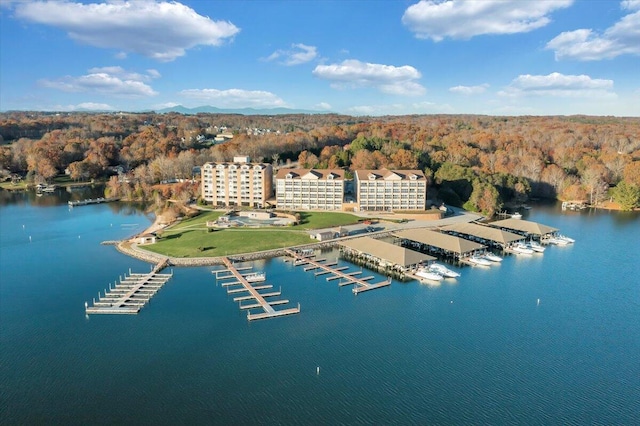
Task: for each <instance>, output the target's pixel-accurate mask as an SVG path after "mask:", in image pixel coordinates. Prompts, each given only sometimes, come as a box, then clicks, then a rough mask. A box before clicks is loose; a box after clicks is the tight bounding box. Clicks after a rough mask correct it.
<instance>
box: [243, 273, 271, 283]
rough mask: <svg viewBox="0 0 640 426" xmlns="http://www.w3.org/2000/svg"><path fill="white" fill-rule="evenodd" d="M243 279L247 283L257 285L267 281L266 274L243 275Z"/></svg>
mask: <svg viewBox="0 0 640 426" xmlns="http://www.w3.org/2000/svg"><path fill="white" fill-rule="evenodd" d="M244 279H245V280H247V282H249V283H259V282H262V281H264V280H266V279H267V274H265V273H264V272H252V273H250V274H247V275H245V276H244Z"/></svg>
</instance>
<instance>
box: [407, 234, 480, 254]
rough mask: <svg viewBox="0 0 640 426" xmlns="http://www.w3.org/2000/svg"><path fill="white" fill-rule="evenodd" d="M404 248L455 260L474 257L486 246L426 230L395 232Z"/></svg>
mask: <svg viewBox="0 0 640 426" xmlns="http://www.w3.org/2000/svg"><path fill="white" fill-rule="evenodd" d="M394 235H395V236H396V237H397V238H400V239H401V240H402V245H403V246H404V247H411V248H416V249H418V250H420V251H423V252H425V251H428V252H430V253H435V254H439V255H442V256H447V257H451V258H453V259H455V260H457V259H462V258H465V257H467V256H470V255H472V254H473V253H474V252H476V251H481V250H483V249H484V248H485V246H484V245H482V244H479V243H475V242H473V241H469V240H465V239H464V238H459V237H454V236H453V235H447V234H443V233H441V232H436V231H432V230H430V229H425V228H416V229H407V230H403V231H398V232H395V233H394Z"/></svg>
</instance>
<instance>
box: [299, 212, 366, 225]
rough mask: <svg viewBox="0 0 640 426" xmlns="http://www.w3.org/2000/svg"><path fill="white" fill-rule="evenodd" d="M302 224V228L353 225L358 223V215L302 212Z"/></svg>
mask: <svg viewBox="0 0 640 426" xmlns="http://www.w3.org/2000/svg"><path fill="white" fill-rule="evenodd" d="M299 214H300V225H298V226H297V227H298V228H302V229H320V228H330V227H332V226H341V225H351V224H354V223H358V219H359V218H358V217H357V216H354V215H352V214H349V213H332V212H300V213H299Z"/></svg>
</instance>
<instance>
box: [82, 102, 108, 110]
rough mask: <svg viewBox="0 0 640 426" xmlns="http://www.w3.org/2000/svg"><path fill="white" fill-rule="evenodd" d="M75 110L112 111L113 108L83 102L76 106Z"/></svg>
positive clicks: (106, 105)
mask: <svg viewBox="0 0 640 426" xmlns="http://www.w3.org/2000/svg"><path fill="white" fill-rule="evenodd" d="M76 109H86V110H91V111H109V110H113V107H112V106H111V105H109V104H101V103H96V102H83V103H80V104H78V105H76Z"/></svg>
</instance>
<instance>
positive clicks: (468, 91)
mask: <svg viewBox="0 0 640 426" xmlns="http://www.w3.org/2000/svg"><path fill="white" fill-rule="evenodd" d="M488 87H489V85H488V84H486V83H484V84H480V85H478V86H454V87H450V88H449V91H450V92H451V93H457V94H459V95H479V94H481V93H484V92H486V91H487V88H488Z"/></svg>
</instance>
